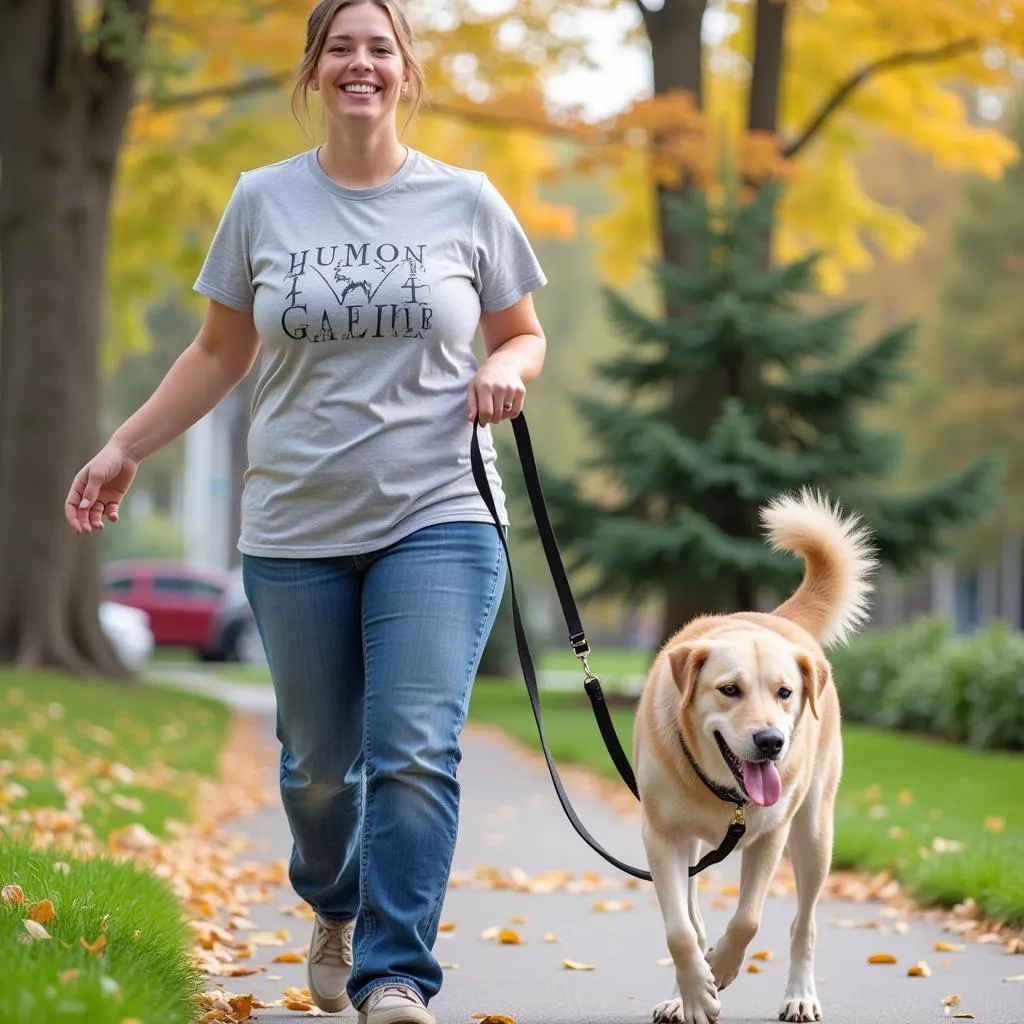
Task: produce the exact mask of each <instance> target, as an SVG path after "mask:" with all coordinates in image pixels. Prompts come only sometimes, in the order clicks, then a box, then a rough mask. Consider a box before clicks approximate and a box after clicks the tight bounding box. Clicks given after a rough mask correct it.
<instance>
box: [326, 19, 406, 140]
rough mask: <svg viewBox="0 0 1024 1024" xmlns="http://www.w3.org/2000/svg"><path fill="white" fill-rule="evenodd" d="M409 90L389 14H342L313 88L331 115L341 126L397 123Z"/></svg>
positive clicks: (331, 31) (331, 33)
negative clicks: (383, 121)
mask: <svg viewBox="0 0 1024 1024" xmlns="http://www.w3.org/2000/svg"><path fill="white" fill-rule="evenodd" d="M405 85H406V78H405V62H404V61H403V60H402V54H401V51H400V50H399V48H398V41H397V40H396V39H395V30H394V26H393V25H392V24H391V18H390V16H389V15H388V12H387V11H385V10H384V9H383V8H382V7H378V6H377V5H376V4H374V3H357V4H351V5H349V6H348V7H345V8H343V9H342V10H340V11H339V12H338V13H337V14H336V15H335V17H334V21H332V22H331V27H330V28H329V29H328V31H327V38H326V39H325V40H324V48H323V52H322V53H321V54H320V60H319V61H318V63H317V73H316V81H315V82H314V83H313V88H314V89H315V90H316V91H317V92H319V93H320V96H321V99H322V100H323V103H324V107H325V109H326V111H327V116H328V117H333V118H334V119H336V120H338V121H340V122H342V123H345V122H352V121H367V122H371V123H372V122H378V121H382V120H385V119H388V120H390V121H392V122H394V121H395V112H396V110H397V109H398V101H399V99H400V98H401V95H402V92H403V91H404V89H405Z"/></svg>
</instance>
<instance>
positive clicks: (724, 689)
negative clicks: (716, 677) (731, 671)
mask: <svg viewBox="0 0 1024 1024" xmlns="http://www.w3.org/2000/svg"><path fill="white" fill-rule="evenodd" d="M718 692H719V693H720V694H721V695H722V696H723V697H739V696H740V694H741V692H742V691H741V690H740V688H739V687H738V686H737V685H736V684H735V683H728V684H726V685H725V686H720V687H719V688H718Z"/></svg>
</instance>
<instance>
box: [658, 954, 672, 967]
mask: <svg viewBox="0 0 1024 1024" xmlns="http://www.w3.org/2000/svg"><path fill="white" fill-rule="evenodd" d="M658 966H659V967H671V966H672V957H670V956H662V957H658Z"/></svg>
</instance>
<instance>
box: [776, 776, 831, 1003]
mask: <svg viewBox="0 0 1024 1024" xmlns="http://www.w3.org/2000/svg"><path fill="white" fill-rule="evenodd" d="M822 788H825V787H822ZM834 804H835V789H834V788H832V787H829V792H821V791H820V790H818V791H816V790H815V789H814V788H812V789H811V792H810V793H808V795H807V799H806V800H805V801H804V805H803V807H801V808H800V810H799V811H797V813H796V816H795V817H794V819H793V826H792V828H791V829H790V834H789V856H790V859H791V860H792V861H793V874H794V876H795V878H796V917H795V918H794V919H793V925H792V927H791V928H790V951H789V981H788V983H787V984H786V995H785V998H784V999H783V1001H782V1009H781V1010H780V1011H779V1020H787V1021H815V1020H821V1004H820V1003H819V1002H818V993H817V988H816V986H815V984H814V942H815V938H816V935H817V930H816V927H815V924H814V909H815V906H816V905H817V902H818V896H819V895H820V894H821V889H822V886H823V885H824V884H825V879H826V878H827V877H828V869H829V865H830V864H831V861H832V815H833V808H834Z"/></svg>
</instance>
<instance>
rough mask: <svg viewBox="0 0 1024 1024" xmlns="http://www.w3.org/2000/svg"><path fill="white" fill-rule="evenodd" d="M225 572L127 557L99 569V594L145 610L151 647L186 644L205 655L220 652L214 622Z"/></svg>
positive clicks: (229, 579)
mask: <svg viewBox="0 0 1024 1024" xmlns="http://www.w3.org/2000/svg"><path fill="white" fill-rule="evenodd" d="M231 585H232V576H231V573H229V572H226V571H224V570H219V569H210V568H205V567H200V566H193V565H187V564H185V563H183V562H174V561H166V560H160V559H154V560H141V559H140V560H131V561H127V560H125V561H117V562H110V563H108V564H107V565H106V566H105V567H104V569H103V597H104V599H105V600H107V601H112V602H115V603H117V604H122V605H128V606H129V607H131V608H139V609H141V610H142V611H144V612H146V613H147V614H148V615H149V626H150V629H151V630H152V631H153V640H154V643H155V644H156V646H157V647H186V648H190V649H191V650H194V651H196V652H198V654H199V655H200V656H201V657H203V658H207V659H210V660H215V659H217V658H220V657H222V653H221V648H220V646H219V644H220V640H219V633H218V632H217V631H216V630H215V627H214V623H215V619H216V616H217V612H218V609H219V608H220V607H221V600H222V598H223V596H224V594H225V593H226V592H227V591H228V590H229V589H230V587H231Z"/></svg>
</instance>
